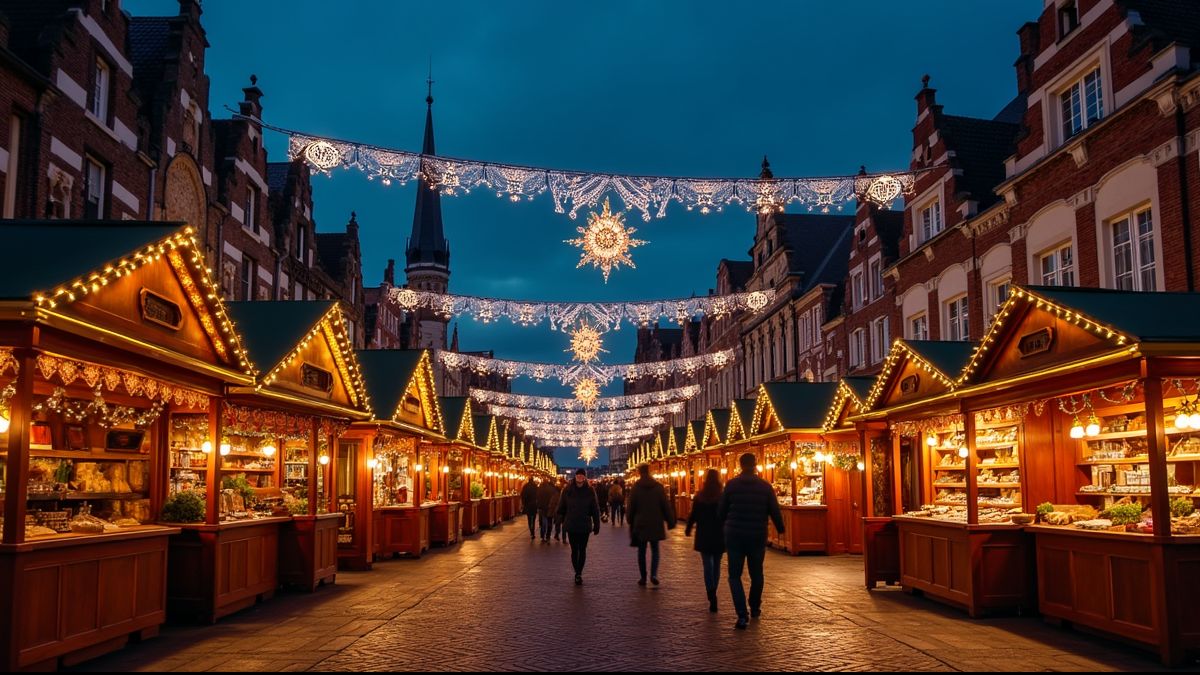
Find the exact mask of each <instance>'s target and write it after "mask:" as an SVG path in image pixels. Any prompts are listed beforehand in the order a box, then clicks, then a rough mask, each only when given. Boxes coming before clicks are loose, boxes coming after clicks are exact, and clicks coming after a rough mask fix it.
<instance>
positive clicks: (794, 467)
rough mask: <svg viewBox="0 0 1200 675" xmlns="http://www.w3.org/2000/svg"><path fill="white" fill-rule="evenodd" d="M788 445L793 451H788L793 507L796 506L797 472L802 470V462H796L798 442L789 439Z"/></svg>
mask: <svg viewBox="0 0 1200 675" xmlns="http://www.w3.org/2000/svg"><path fill="white" fill-rule="evenodd" d="M788 445H790V446H791V449H790V450H789V451H788V471H791V472H792V506H795V505H796V472H797V471H799V470H800V462H797V461H796V442H795V441H793V440H791V439H789V440H788Z"/></svg>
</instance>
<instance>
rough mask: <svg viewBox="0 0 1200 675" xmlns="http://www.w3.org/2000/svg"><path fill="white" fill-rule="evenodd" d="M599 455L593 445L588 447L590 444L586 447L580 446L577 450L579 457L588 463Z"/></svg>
mask: <svg viewBox="0 0 1200 675" xmlns="http://www.w3.org/2000/svg"><path fill="white" fill-rule="evenodd" d="M599 456H600V455H599V453H597V452H596V449H595V448H593V447H590V446H589V447H586V448H581V449H580V450H579V459H582V460H583V461H584V462H586V463H588V464H591V463H592V462H593V461H595V460H596V458H597V457H599Z"/></svg>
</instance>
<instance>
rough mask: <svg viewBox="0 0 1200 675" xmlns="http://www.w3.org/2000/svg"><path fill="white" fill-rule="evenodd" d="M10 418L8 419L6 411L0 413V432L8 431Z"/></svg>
mask: <svg viewBox="0 0 1200 675" xmlns="http://www.w3.org/2000/svg"><path fill="white" fill-rule="evenodd" d="M9 424H11V420H9V419H8V413H0V434H7V433H8V426H9Z"/></svg>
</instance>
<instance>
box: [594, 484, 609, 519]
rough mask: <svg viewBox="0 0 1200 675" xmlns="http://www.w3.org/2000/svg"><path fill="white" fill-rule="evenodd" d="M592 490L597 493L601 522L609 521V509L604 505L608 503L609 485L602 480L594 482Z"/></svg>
mask: <svg viewBox="0 0 1200 675" xmlns="http://www.w3.org/2000/svg"><path fill="white" fill-rule="evenodd" d="M592 489H594V490H595V491H596V504H598V505H599V506H600V522H604V521H605V520H608V509H606V508H604V504H605V503H606V502H607V501H608V484H607V483H605V482H604V481H602V480H596V481H593V482H592Z"/></svg>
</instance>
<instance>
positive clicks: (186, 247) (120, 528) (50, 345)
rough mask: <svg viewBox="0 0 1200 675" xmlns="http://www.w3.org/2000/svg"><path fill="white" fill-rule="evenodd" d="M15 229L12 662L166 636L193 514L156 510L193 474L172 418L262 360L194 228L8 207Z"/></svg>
mask: <svg viewBox="0 0 1200 675" xmlns="http://www.w3.org/2000/svg"><path fill="white" fill-rule="evenodd" d="M0 238H2V239H3V240H4V242H5V243H6V245H7V246H8V247H9V248H8V249H7V250H8V251H9V252H10V254H11V255H10V256H9V258H10V259H9V260H8V262H7V263H6V264H5V265H3V266H2V267H0V297H2V298H3V300H4V302H3V303H0V455H3V462H2V463H0V479H2V480H0V485H2V486H3V500H2V506H0V508H2V509H3V510H2V511H0V515H2V516H3V523H2V525H0V529H2V531H3V532H2V536H0V596H2V597H3V598H5V600H4V602H3V603H2V604H3V609H2V610H0V663H2V664H3V667H4V669H5V670H27V669H29V670H32V669H53V668H55V667H56V666H58V665H71V664H75V663H78V662H80V661H83V660H86V659H88V658H92V657H94V656H97V655H100V654H103V653H105V652H107V651H111V650H114V649H118V648H120V647H121V646H123V645H124V644H125V643H126V642H127V641H128V640H129V639H130V638H133V639H135V640H136V639H140V638H145V637H150V636H153V635H156V634H157V632H158V629H159V625H160V624H162V623H163V621H164V620H165V618H166V601H167V583H168V582H167V578H168V565H167V561H168V548H169V542H170V539H171V537H172V536H173V535H174V534H176V533H178V532H179V529H178V528H177V527H175V526H174V525H173V524H172V525H169V526H163V525H158V524H156V523H161V522H163V521H171V520H175V519H176V518H175V515H177V513H178V512H177V511H176V512H173V511H172V510H171V509H164V508H163V504H164V500H165V499H166V497H167V492H168V489H169V484H170V483H171V482H173V481H177V480H183V477H181V476H179V475H178V474H176V473H175V471H174V470H173V469H171V468H170V467H171V466H172V465H173V464H174V462H173V459H174V458H175V454H176V453H175V452H173V451H172V449H171V448H169V447H168V445H169V443H171V440H172V439H171V435H170V429H169V423H168V420H169V416H170V415H172V414H174V413H177V412H189V413H193V414H195V415H196V416H197V417H199V418H201V419H204V420H205V421H206V422H207V421H211V420H214V419H215V418H216V416H217V413H218V411H219V409H220V400H221V394H222V390H223V387H224V385H225V384H226V383H242V384H249V383H251V382H253V371H252V369H251V366H250V364H249V363H248V362H247V360H246V358H245V354H244V352H243V351H242V348H241V345H240V343H239V341H238V339H237V336H236V334H235V333H234V332H233V330H232V326H231V324H230V322H229V320H228V317H227V316H226V313H225V309H224V306H223V305H222V303H221V301H220V299H219V298H218V297H217V295H216V289H215V286H214V285H213V283H212V281H211V279H210V278H209V277H208V273H207V271H206V268H205V264H204V258H203V253H202V250H201V249H200V247H199V245H198V244H197V242H196V241H195V239H194V237H193V231H192V230H191V228H188V227H185V226H183V225H181V224H170V223H135V222H129V221H121V222H109V221H92V222H86V223H81V222H71V221H48V222H5V223H2V224H0ZM197 434H198V438H197V443H196V449H197V451H199V449H200V446H201V444H202V443H207V444H206V445H204V447H205V448H207V449H211V448H212V441H213V440H215V439H214V438H213V437H212V436H211V435H208V434H207V427H206V428H204V429H197ZM209 457H211V455H210V456H209ZM196 460H197V461H196V464H197V465H198V466H199V467H201V468H200V469H199V471H198V474H199V475H198V474H197V473H196V472H189V474H188V476H187V480H190V481H196V482H199V483H200V484H203V482H204V478H203V474H204V473H205V470H204V467H207V466H208V465H209V464H211V460H210V459H208V458H206V457H205V456H204V455H203V454H202V453H199V454H198V456H197V457H196ZM210 487H211V486H210ZM192 506H193V510H194V511H195V510H198V512H199V517H201V518H202V517H203V515H204V506H203V501H202V500H201V499H199V498H197V499H195V500H194V503H193V504H192Z"/></svg>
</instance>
